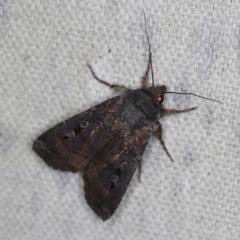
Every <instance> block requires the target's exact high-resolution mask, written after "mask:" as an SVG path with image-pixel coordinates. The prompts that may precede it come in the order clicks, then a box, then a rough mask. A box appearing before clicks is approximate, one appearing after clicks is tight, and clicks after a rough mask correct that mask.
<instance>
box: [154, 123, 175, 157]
mask: <svg viewBox="0 0 240 240" xmlns="http://www.w3.org/2000/svg"><path fill="white" fill-rule="evenodd" d="M156 135H157V138H158V140H159V141H160V143H161V145H162V147H163V149H164V151H165V152H166V154H167V155H168V157H169V158H170V160H171V161H172V162H174V161H173V158H172V157H171V155H170V153H169V152H168V150H167V148H166V146H165V143H164V141H163V139H162V126H161V124H160V123H159V122H157V131H156Z"/></svg>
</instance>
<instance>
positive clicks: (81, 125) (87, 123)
mask: <svg viewBox="0 0 240 240" xmlns="http://www.w3.org/2000/svg"><path fill="white" fill-rule="evenodd" d="M88 125H89V122H87V121H83V122H81V123H80V127H81V128H87V127H88Z"/></svg>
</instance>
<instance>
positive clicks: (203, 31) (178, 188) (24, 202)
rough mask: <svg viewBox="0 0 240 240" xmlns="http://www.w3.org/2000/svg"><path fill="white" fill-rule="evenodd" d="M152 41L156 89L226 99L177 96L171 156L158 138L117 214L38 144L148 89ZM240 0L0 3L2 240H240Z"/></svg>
mask: <svg viewBox="0 0 240 240" xmlns="http://www.w3.org/2000/svg"><path fill="white" fill-rule="evenodd" d="M142 9H144V10H145V12H146V16H147V22H148V31H149V35H150V38H151V43H152V52H153V64H154V74H155V81H156V84H158V85H161V84H165V85H167V87H168V89H169V90H172V91H188V92H194V93H197V94H201V95H204V96H208V97H211V98H216V99H218V100H221V101H223V102H224V104H223V105H221V104H217V103H214V102H210V101H204V100H201V99H198V98H194V97H185V96H179V95H170V94H169V95H168V96H166V99H165V106H166V107H175V108H179V109H183V108H187V107H192V106H198V107H199V108H198V109H197V110H196V111H194V112H191V113H188V114H183V115H181V116H180V115H179V116H172V117H169V118H166V119H163V120H162V121H161V122H162V123H163V128H164V130H165V132H164V139H165V142H166V145H167V147H168V149H169V151H170V152H171V154H172V156H173V158H174V159H175V162H174V163H171V162H170V161H169V159H168V158H167V156H166V154H165V153H164V151H163V149H162V147H161V146H160V144H159V143H158V141H157V140H156V139H155V138H154V137H153V138H152V139H151V141H150V143H149V145H148V148H147V150H146V152H145V153H144V156H143V168H142V175H141V179H142V181H141V183H138V181H137V174H135V175H134V177H133V180H132V182H131V184H130V186H129V188H128V190H127V192H126V194H125V196H124V198H123V201H122V203H121V205H120V206H119V208H118V209H117V211H116V213H115V214H114V216H113V217H112V218H111V219H110V220H108V221H106V222H103V221H102V220H100V219H98V218H97V217H96V216H95V215H94V213H93V212H92V210H91V209H90V208H89V207H88V205H87V203H86V201H85V199H84V192H83V180H82V177H81V176H82V174H73V173H63V172H59V171H54V170H52V169H51V168H49V167H48V166H47V165H46V164H45V163H44V162H43V161H42V160H41V159H40V158H39V157H37V155H36V154H35V153H34V152H33V151H32V150H31V145H32V142H33V140H34V139H35V138H36V137H38V135H40V134H41V133H42V132H43V131H45V130H47V129H48V128H50V127H52V126H54V125H55V124H57V123H58V122H60V121H62V120H64V119H66V118H69V117H71V116H73V115H75V114H77V113H79V112H81V111H83V110H85V109H88V108H89V107H92V106H94V105H95V104H97V103H99V102H101V101H103V100H106V99H108V98H109V97H112V96H114V95H116V93H113V92H112V91H111V90H110V89H108V88H107V87H105V86H104V85H101V84H99V83H97V82H96V81H95V80H94V79H93V77H92V76H91V74H90V73H89V70H88V69H87V67H86V63H91V65H92V66H93V68H94V70H95V71H96V73H97V75H98V76H99V77H101V78H103V79H105V80H107V81H109V82H111V83H120V84H122V85H126V86H128V87H131V88H137V87H139V86H140V79H141V76H142V74H143V72H144V70H145V68H146V64H147V58H148V52H147V49H148V48H147V44H146V36H145V33H144V24H143V15H142ZM239 29H240V5H239V1H230V0H224V1H200V0H196V1H188V0H185V1H184V0H181V1H170V0H168V1H167V0H166V1H154V0H149V1H134V0H130V1H122V0H121V1H119V0H118V1H104V0H96V1H91V0H82V1H77V0H75V1H67V0H65V1H60V0H59V1H55V0H53V1H31V0H25V1H10V0H1V1H0V74H1V75H0V115H1V117H0V126H1V128H0V158H1V163H0V170H1V174H0V189H1V191H0V209H1V210H0V239H4V240H8V239H9V240H15V239H16V240H19V239H24V240H26V239H31V240H32V239H34V240H35V239H36V240H42V239H45V240H55V239H56V240H61V239H64V240H65V239H71V240H74V239H104V240H105V239H114V240H116V239H139V240H140V239H164V240H168V239H169V240H172V239H174V240H176V239H182V240H188V239H189V240H190V239H191V240H195V239H201V240H204V239H209V240H220V239H231V240H233V239H236V240H238V239H240V120H239V119H240V106H239V105H240V93H239V91H240V80H239V71H240V70H239V59H240V46H239V43H240V32H239Z"/></svg>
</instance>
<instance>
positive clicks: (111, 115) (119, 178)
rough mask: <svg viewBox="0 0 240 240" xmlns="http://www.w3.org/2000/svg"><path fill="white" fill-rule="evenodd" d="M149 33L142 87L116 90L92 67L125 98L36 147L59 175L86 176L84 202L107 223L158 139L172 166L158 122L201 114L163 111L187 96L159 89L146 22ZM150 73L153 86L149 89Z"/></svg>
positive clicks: (59, 128)
mask: <svg viewBox="0 0 240 240" xmlns="http://www.w3.org/2000/svg"><path fill="white" fill-rule="evenodd" d="M144 18H145V15H144ZM145 29H146V35H147V41H148V46H149V60H148V64H147V68H146V71H145V73H144V75H143V77H142V80H141V82H142V87H141V88H139V89H135V90H131V89H128V88H127V87H124V86H119V85H111V84H109V83H107V82H106V81H104V80H101V79H99V78H98V77H97V75H96V74H95V72H94V71H93V69H92V67H91V66H90V65H88V67H89V69H90V71H91V73H92V75H93V77H94V78H95V79H96V80H97V81H98V82H100V83H103V84H105V85H107V86H108V87H110V88H113V89H120V90H123V91H124V93H123V94H121V95H119V96H117V97H113V98H111V99H109V100H107V101H105V102H103V103H100V104H99V105H97V106H95V107H93V108H91V109H89V110H87V111H84V112H82V113H80V114H78V115H76V116H73V117H72V118H70V119H67V120H66V121H63V122H61V123H59V124H57V125H56V126H54V127H53V128H51V129H49V130H48V131H46V132H45V133H43V134H42V135H41V136H40V137H38V138H37V139H36V140H35V141H34V143H33V147H32V148H33V150H34V151H35V152H36V153H37V154H38V155H39V156H40V157H41V158H42V159H43V160H44V161H45V162H46V163H47V164H48V165H49V166H50V167H52V168H54V169H58V170H61V171H71V172H74V173H75V172H79V171H84V174H83V179H84V183H85V186H84V190H85V198H86V200H87V203H88V205H89V206H90V207H91V208H92V210H93V211H94V212H95V213H96V214H97V215H98V216H99V217H100V218H101V219H102V220H107V219H109V218H110V217H111V216H112V215H113V213H114V212H115V210H116V209H117V207H118V205H119V204H120V202H121V199H122V197H123V195H124V193H125V191H126V189H127V187H128V185H129V183H130V181H131V178H132V176H133V174H134V172H135V170H136V168H137V167H138V166H139V164H140V162H141V159H142V155H143V153H144V150H145V148H146V146H147V144H148V141H149V139H150V137H151V136H152V135H153V134H155V135H156V137H157V138H158V139H159V141H160V144H161V145H162V147H163V149H164V150H165V152H166V154H167V155H168V157H169V158H170V159H171V160H172V161H173V159H172V157H171V155H170V154H169V152H168V150H167V148H166V146H165V144H164V141H163V139H162V132H163V130H162V127H161V124H160V122H159V119H160V118H162V117H164V116H169V115H173V114H179V113H185V112H190V111H192V110H194V109H196V107H193V108H189V109H185V110H176V109H165V108H164V107H163V101H164V95H165V94H167V93H176V94H182V93H178V92H167V88H166V86H164V85H162V86H154V79H153V70H152V60H151V59H152V58H151V55H152V53H151V48H150V43H149V39H148V34H147V28H146V18H145ZM150 69H151V72H152V86H150V87H147V81H148V76H149V72H150ZM184 94H190V95H195V94H192V93H184ZM195 96H196V95H195ZM199 97H201V96H199ZM203 98H204V97H203ZM211 100H212V99H211ZM215 101H216V100H215Z"/></svg>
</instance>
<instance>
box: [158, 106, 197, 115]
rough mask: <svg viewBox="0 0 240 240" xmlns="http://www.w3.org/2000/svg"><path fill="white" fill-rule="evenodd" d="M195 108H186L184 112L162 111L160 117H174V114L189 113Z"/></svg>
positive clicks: (174, 110)
mask: <svg viewBox="0 0 240 240" xmlns="http://www.w3.org/2000/svg"><path fill="white" fill-rule="evenodd" d="M196 108H197V107H193V108H188V109H184V110H177V109H163V113H162V115H161V117H164V116H169V115H174V114H178V113H185V112H190V111H193V110H195V109H196Z"/></svg>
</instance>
